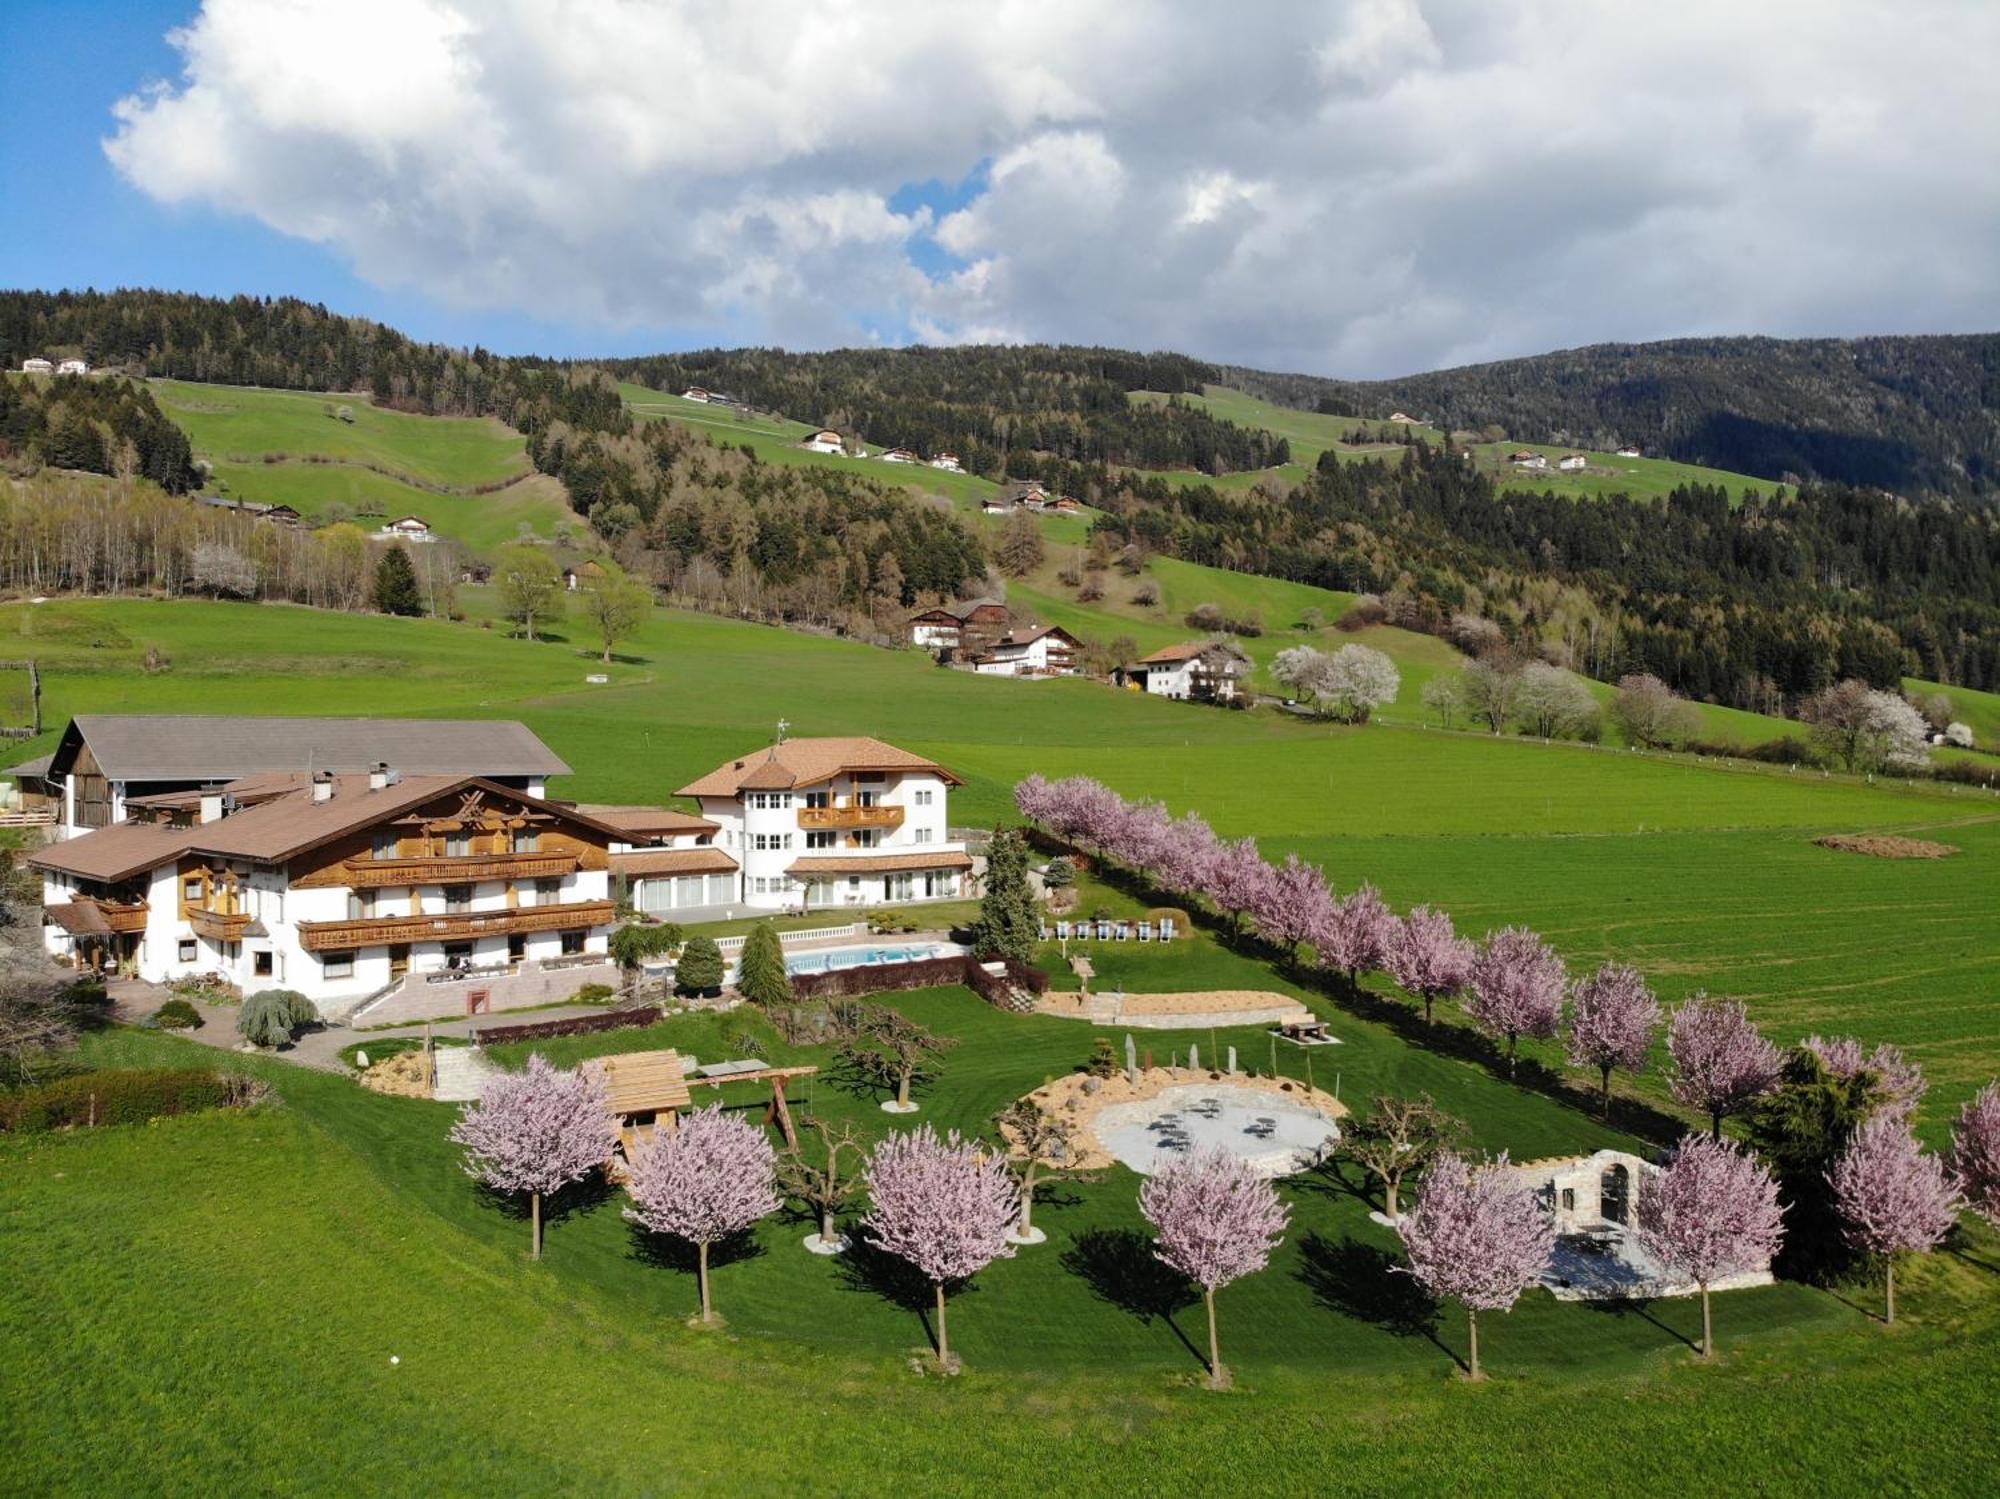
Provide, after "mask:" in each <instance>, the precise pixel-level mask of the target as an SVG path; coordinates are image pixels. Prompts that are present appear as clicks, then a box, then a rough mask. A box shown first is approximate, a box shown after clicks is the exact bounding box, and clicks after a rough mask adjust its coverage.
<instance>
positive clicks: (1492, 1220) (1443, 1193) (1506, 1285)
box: [1397, 1152, 1556, 1379]
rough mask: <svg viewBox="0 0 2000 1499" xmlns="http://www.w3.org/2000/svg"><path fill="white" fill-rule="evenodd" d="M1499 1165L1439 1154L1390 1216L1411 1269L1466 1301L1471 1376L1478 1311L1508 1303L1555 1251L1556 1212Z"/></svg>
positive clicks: (1437, 1290) (1437, 1289) (1441, 1291)
mask: <svg viewBox="0 0 2000 1499" xmlns="http://www.w3.org/2000/svg"><path fill="white" fill-rule="evenodd" d="M1506 1165H1507V1157H1506V1156H1505V1155H1504V1154H1502V1155H1501V1156H1500V1157H1499V1158H1498V1159H1496V1160H1495V1161H1493V1162H1492V1163H1491V1164H1490V1165H1487V1166H1483V1167H1481V1168H1479V1169H1478V1170H1476V1171H1475V1170H1474V1169H1473V1168H1472V1167H1471V1166H1469V1165H1468V1164H1467V1163H1466V1161H1465V1158H1464V1157H1462V1156H1460V1155H1458V1154H1456V1153H1455V1152H1447V1153H1445V1154H1444V1155H1441V1156H1439V1157H1438V1158H1437V1160H1436V1161H1435V1162H1434V1163H1433V1164H1432V1166H1431V1169H1430V1171H1429V1173H1428V1174H1427V1175H1426V1176H1425V1177H1424V1181H1423V1185H1422V1186H1421V1187H1419V1188H1418V1189H1417V1201H1416V1205H1415V1206H1414V1207H1412V1208H1411V1209H1410V1211H1409V1212H1408V1213H1406V1214H1404V1216H1403V1217H1402V1219H1401V1220H1400V1221H1399V1222H1398V1224H1397V1230H1398V1232H1400V1233H1401V1234H1402V1236H1403V1247H1404V1249H1405V1250H1406V1251H1407V1253H1408V1254H1409V1256H1410V1274H1412V1275H1414V1276H1415V1277H1416V1278H1417V1281H1418V1283H1419V1284H1420V1285H1422V1286H1423V1288H1424V1289H1425V1290H1427V1291H1429V1292H1430V1293H1431V1294H1432V1295H1433V1296H1450V1297H1455V1298H1456V1299H1457V1300H1458V1301H1459V1302H1460V1303H1462V1304H1463V1305H1464V1307H1465V1314H1466V1326H1467V1329H1468V1332H1469V1335H1470V1344H1471V1357H1470V1359H1469V1370H1468V1372H1469V1373H1470V1374H1471V1376H1472V1378H1474V1379H1478V1378H1479V1377H1480V1374H1479V1313H1480V1312H1482V1311H1506V1310H1507V1309H1508V1308H1510V1307H1511V1306H1513V1304H1514V1303H1515V1301H1517V1300H1518V1299H1519V1298H1520V1295H1521V1293H1522V1292H1523V1291H1525V1290H1526V1289H1527V1288H1528V1287H1529V1286H1531V1285H1533V1284H1534V1283H1535V1281H1536V1280H1537V1279H1539V1278H1540V1276H1541V1275H1542V1273H1543V1272H1544V1271H1545V1270H1547V1269H1548V1266H1549V1259H1550V1256H1551V1255H1552V1254H1553V1253H1554V1252H1555V1243H1556V1230H1555V1220H1554V1219H1553V1218H1552V1217H1550V1215H1549V1214H1548V1213H1547V1212H1546V1211H1544V1210H1543V1208H1542V1206H1541V1204H1540V1203H1538V1202H1537V1201H1536V1200H1535V1194H1534V1192H1533V1191H1532V1190H1531V1189H1530V1188H1528V1187H1525V1186H1522V1185H1519V1184H1518V1183H1517V1181H1516V1179H1515V1177H1514V1176H1513V1174H1512V1173H1510V1172H1509V1171H1508V1170H1506V1169H1505V1168H1506Z"/></svg>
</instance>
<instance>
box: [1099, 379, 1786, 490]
mask: <svg viewBox="0 0 2000 1499" xmlns="http://www.w3.org/2000/svg"><path fill="white" fill-rule="evenodd" d="M1132 399H1134V400H1144V401H1164V400H1167V399H1168V397H1166V396H1163V395H1161V394H1159V393H1158V392H1153V391H1140V392H1135V393H1134V395H1133V397H1132ZM1177 399H1179V400H1182V401H1185V402H1187V403H1188V404H1190V405H1196V406H1200V407H1201V408H1202V409H1204V410H1206V411H1210V412H1212V413H1214V414H1215V415H1216V416H1219V417H1224V418H1226V419H1228V420H1229V421H1232V422H1235V423H1236V424H1237V425H1239V426H1243V427H1261V428H1263V429H1264V430H1265V431H1268V432H1274V433H1276V434H1278V435H1279V436H1281V437H1283V438H1284V439H1285V440H1286V441H1287V442H1288V443H1290V444H1291V449H1292V462H1291V463H1288V464H1283V465H1281V466H1279V467H1278V468H1275V469H1269V470H1266V471H1265V473H1267V474H1272V475H1275V476H1277V477H1278V478H1280V479H1282V480H1284V481H1287V482H1290V483H1297V482H1300V481H1302V480H1303V479H1304V478H1305V477H1306V476H1308V475H1309V474H1310V473H1311V472H1312V469H1313V466H1314V465H1315V464H1316V463H1318V461H1319V457H1320V454H1321V453H1324V452H1326V451H1328V450H1329V449H1331V450H1332V451H1333V452H1334V453H1335V455H1336V456H1337V457H1339V458H1340V459H1341V460H1342V461H1343V462H1360V461H1362V460H1363V459H1367V458H1381V459H1393V458H1394V457H1395V456H1396V455H1397V454H1398V453H1399V452H1400V451H1401V446H1400V444H1396V443H1366V444H1360V445H1356V444H1353V443H1349V442H1346V441H1343V439H1344V438H1346V437H1347V436H1348V434H1350V433H1353V432H1356V431H1360V432H1363V433H1364V434H1368V435H1373V434H1376V433H1379V432H1380V431H1381V430H1382V429H1383V427H1384V426H1385V425H1387V424H1386V423H1384V422H1382V421H1364V420H1361V419H1359V418H1356V417H1346V416H1329V415H1325V414H1323V413H1319V412H1313V411H1301V410H1298V409H1297V408H1295V407H1291V406H1282V405H1279V404H1277V403H1275V402H1273V401H1269V400H1265V399H1262V398H1260V397H1258V396H1254V395H1251V394H1250V393H1249V392H1247V391H1242V390H1234V389H1231V388H1229V387H1228V386H1223V385H1210V386H1208V387H1207V388H1206V389H1205V390H1204V392H1203V393H1202V394H1201V395H1199V396H1180V397H1178V398H1177ZM1385 415H1386V412H1385ZM1406 430H1408V431H1409V432H1410V433H1411V434H1412V435H1413V436H1416V437H1420V438H1422V439H1423V440H1424V441H1425V442H1428V443H1433V444H1435V443H1441V442H1443V441H1445V440H1446V435H1447V434H1446V433H1444V432H1443V431H1441V430H1439V429H1438V428H1436V427H1433V426H1428V425H1425V424H1424V423H1421V422H1417V423H1411V424H1408V426H1407V428H1406ZM1465 446H1466V447H1467V448H1468V450H1469V451H1470V452H1471V453H1472V455H1473V461H1474V462H1475V463H1476V464H1477V465H1478V466H1479V467H1480V469H1482V470H1483V471H1485V472H1487V473H1490V474H1492V475H1493V478H1494V480H1495V482H1496V483H1498V484H1499V485H1500V486H1501V487H1502V488H1503V489H1526V490H1531V491H1533V492H1534V493H1536V494H1540V493H1543V492H1544V491H1546V492H1548V493H1552V494H1559V495H1569V496H1573V497H1575V498H1579V499H1588V498H1594V497H1597V496H1601V495H1608V494H1628V495H1631V496H1632V497H1633V498H1635V499H1657V498H1660V497H1662V496H1664V495H1667V494H1669V493H1671V492H1672V491H1673V490H1674V489H1675V488H1676V487H1678V486H1680V485H1683V484H1720V485H1722V486H1723V487H1724V488H1726V489H1728V490H1730V491H1731V492H1732V493H1735V494H1740V493H1741V492H1742V491H1743V490H1744V489H1746V488H1750V489H1768V488H1770V484H1769V481H1767V480H1762V479H1754V478H1751V477H1750V476H1749V475H1747V474H1736V473H1728V472H1725V471H1724V470H1721V469H1713V468H1704V467H1701V466H1700V465H1698V464H1692V463H1677V462H1674V461H1673V460H1671V459H1667V458H1621V457H1619V456H1618V455H1616V454H1615V453H1599V452H1589V451H1588V450H1582V451H1584V452H1585V453H1586V456H1587V457H1588V458H1589V460H1590V464H1589V467H1587V468H1585V469H1583V470H1581V471H1580V472H1576V473H1563V472H1561V471H1559V470H1557V469H1556V467H1555V464H1556V462H1557V461H1558V460H1559V459H1561V458H1562V457H1563V455H1564V454H1566V453H1571V452H1576V451H1579V449H1576V448H1573V447H1568V446H1563V445H1552V444H1548V443H1534V442H1514V441H1511V440H1509V441H1504V442H1471V443H1467V444H1466V445H1465ZM1523 449H1526V450H1527V451H1529V452H1535V453H1540V454H1541V455H1542V456H1543V457H1545V458H1547V459H1548V461H1549V465H1550V466H1549V469H1548V471H1547V472H1540V473H1538V472H1530V471H1526V470H1522V469H1519V468H1517V467H1515V466H1514V465H1513V464H1512V463H1510V462H1508V461H1507V460H1508V455H1509V454H1511V453H1515V452H1519V451H1521V450H1523ZM1134 472H1143V471H1139V470H1134ZM1161 477H1163V478H1166V479H1169V480H1171V481H1173V482H1176V483H1187V484H1205V483H1208V484H1215V485H1217V486H1218V487H1221V488H1229V489H1245V488H1249V487H1250V486H1251V485H1253V484H1255V483H1256V482H1257V481H1258V480H1259V479H1260V478H1261V477H1263V475H1260V474H1228V475H1225V476H1223V477H1222V478H1220V479H1209V478H1207V477H1206V476H1204V475H1200V474H1188V473H1163V474H1161Z"/></svg>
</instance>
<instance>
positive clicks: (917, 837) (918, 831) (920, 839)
mask: <svg viewBox="0 0 2000 1499" xmlns="http://www.w3.org/2000/svg"><path fill="white" fill-rule="evenodd" d="M910 841H911V842H912V843H929V842H930V841H931V830H930V829H929V828H913V829H912V830H911V831H910Z"/></svg>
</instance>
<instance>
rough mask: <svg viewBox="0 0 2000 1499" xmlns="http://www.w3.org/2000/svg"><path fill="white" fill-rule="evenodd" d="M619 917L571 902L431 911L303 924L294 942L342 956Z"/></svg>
mask: <svg viewBox="0 0 2000 1499" xmlns="http://www.w3.org/2000/svg"><path fill="white" fill-rule="evenodd" d="M617 914H618V906H617V903H616V902H615V901H608V900H576V901H568V902H565V903H563V904H560V905H553V906H516V907H510V908H508V909H506V910H492V911H435V912H426V913H425V914H424V915H422V916H369V917H362V918H359V919H357V920H352V921H302V922H300V923H299V940H300V941H301V942H302V943H303V944H304V945H305V948H306V951H308V952H346V951H348V950H349V949H351V948H358V947H380V946H382V945H383V944H385V943H404V942H467V941H470V940H471V939H473V938H474V937H500V936H505V937H511V936H514V935H516V934H517V933H526V932H556V931H572V930H575V929H577V928H579V927H582V928H588V927H594V926H608V925H609V924H610V923H611V921H612V920H613V919H614V918H615V917H616V916H617Z"/></svg>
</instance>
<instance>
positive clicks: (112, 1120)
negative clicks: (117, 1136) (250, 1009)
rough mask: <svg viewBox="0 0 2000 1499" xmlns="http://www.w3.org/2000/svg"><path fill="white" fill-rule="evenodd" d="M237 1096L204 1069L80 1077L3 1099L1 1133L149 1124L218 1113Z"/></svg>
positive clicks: (0, 1098) (81, 1074)
mask: <svg viewBox="0 0 2000 1499" xmlns="http://www.w3.org/2000/svg"><path fill="white" fill-rule="evenodd" d="M234 1097H235V1090H233V1089H232V1088H231V1086H230V1083H229V1080H228V1079H226V1078H225V1077H223V1076H222V1075H221V1074H220V1073H217V1072H214V1071H211V1070H209V1069H208V1068H205V1067H153V1068H145V1069H140V1070H135V1071H106V1072H79V1073H76V1074H74V1075H72V1076H70V1077H64V1078H58V1079H56V1080H55V1081H54V1082H50V1083H44V1084H42V1085H41V1086H40V1087H36V1088H24V1089H22V1090H21V1091H20V1092H18V1093H11V1094H7V1095H4V1096H0V1129H7V1130H14V1131H19V1132H21V1133H29V1134H31V1133H37V1132H40V1131H45V1130H52V1129H70V1128H74V1127H77V1126H89V1125H94V1124H144V1123H145V1122H146V1121H147V1120H148V1119H158V1118H161V1117H162V1116H164V1115H168V1114H187V1113H192V1112H194V1111H196V1110H198V1109H219V1108H222V1107H224V1106H226V1105H228V1104H230V1103H231V1102H232V1101H233V1099H234Z"/></svg>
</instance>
